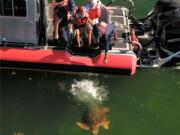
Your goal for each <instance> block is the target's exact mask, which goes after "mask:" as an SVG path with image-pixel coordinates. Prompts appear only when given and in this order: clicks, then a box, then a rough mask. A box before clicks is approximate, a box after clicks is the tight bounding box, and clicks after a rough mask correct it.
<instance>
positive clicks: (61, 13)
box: [51, 0, 76, 40]
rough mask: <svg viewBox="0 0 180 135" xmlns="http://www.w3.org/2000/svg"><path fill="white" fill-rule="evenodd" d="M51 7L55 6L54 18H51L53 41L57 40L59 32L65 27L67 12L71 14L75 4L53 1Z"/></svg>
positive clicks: (67, 0)
mask: <svg viewBox="0 0 180 135" xmlns="http://www.w3.org/2000/svg"><path fill="white" fill-rule="evenodd" d="M51 5H52V6H55V8H54V17H53V24H54V32H53V38H54V39H55V40H58V39H59V30H63V27H67V25H68V18H67V15H68V12H71V13H73V12H74V9H75V7H76V4H75V1H74V0H53V1H52V3H51ZM59 26H61V28H59ZM62 33H64V32H62Z"/></svg>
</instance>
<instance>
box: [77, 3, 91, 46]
mask: <svg viewBox="0 0 180 135" xmlns="http://www.w3.org/2000/svg"><path fill="white" fill-rule="evenodd" d="M74 28H75V32H76V40H77V44H78V47H81V43H80V41H81V35H82V34H86V33H87V35H88V44H89V45H90V44H91V35H92V24H91V19H90V18H89V14H88V12H87V11H86V8H85V7H84V6H80V7H78V9H77V10H76V12H75V24H74Z"/></svg>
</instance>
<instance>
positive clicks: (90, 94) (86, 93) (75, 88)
mask: <svg viewBox="0 0 180 135" xmlns="http://www.w3.org/2000/svg"><path fill="white" fill-rule="evenodd" d="M70 92H71V94H72V95H73V96H74V97H75V98H76V99H77V100H78V101H81V102H93V101H95V100H97V101H100V102H102V101H104V100H106V99H107V94H108V92H107V90H106V89H105V88H104V87H103V86H98V84H97V83H95V82H93V81H91V80H86V79H84V80H81V81H74V83H73V84H72V85H71V89H70Z"/></svg>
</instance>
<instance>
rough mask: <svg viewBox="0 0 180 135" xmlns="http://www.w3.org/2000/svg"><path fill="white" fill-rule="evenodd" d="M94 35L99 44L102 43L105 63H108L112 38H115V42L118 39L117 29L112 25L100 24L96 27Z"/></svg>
mask: <svg viewBox="0 0 180 135" xmlns="http://www.w3.org/2000/svg"><path fill="white" fill-rule="evenodd" d="M93 34H94V37H95V38H96V41H97V43H99V44H100V43H102V45H103V46H102V48H103V49H104V51H105V57H104V63H107V62H108V60H107V53H108V50H109V48H110V45H111V37H114V40H116V39H117V32H116V29H115V27H114V26H113V25H112V24H108V23H105V22H100V23H98V24H96V25H94V27H93Z"/></svg>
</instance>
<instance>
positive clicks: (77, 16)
mask: <svg viewBox="0 0 180 135" xmlns="http://www.w3.org/2000/svg"><path fill="white" fill-rule="evenodd" d="M87 21H88V16H87V15H84V16H80V13H76V14H75V24H76V25H77V26H81V25H84V24H86V23H87Z"/></svg>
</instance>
